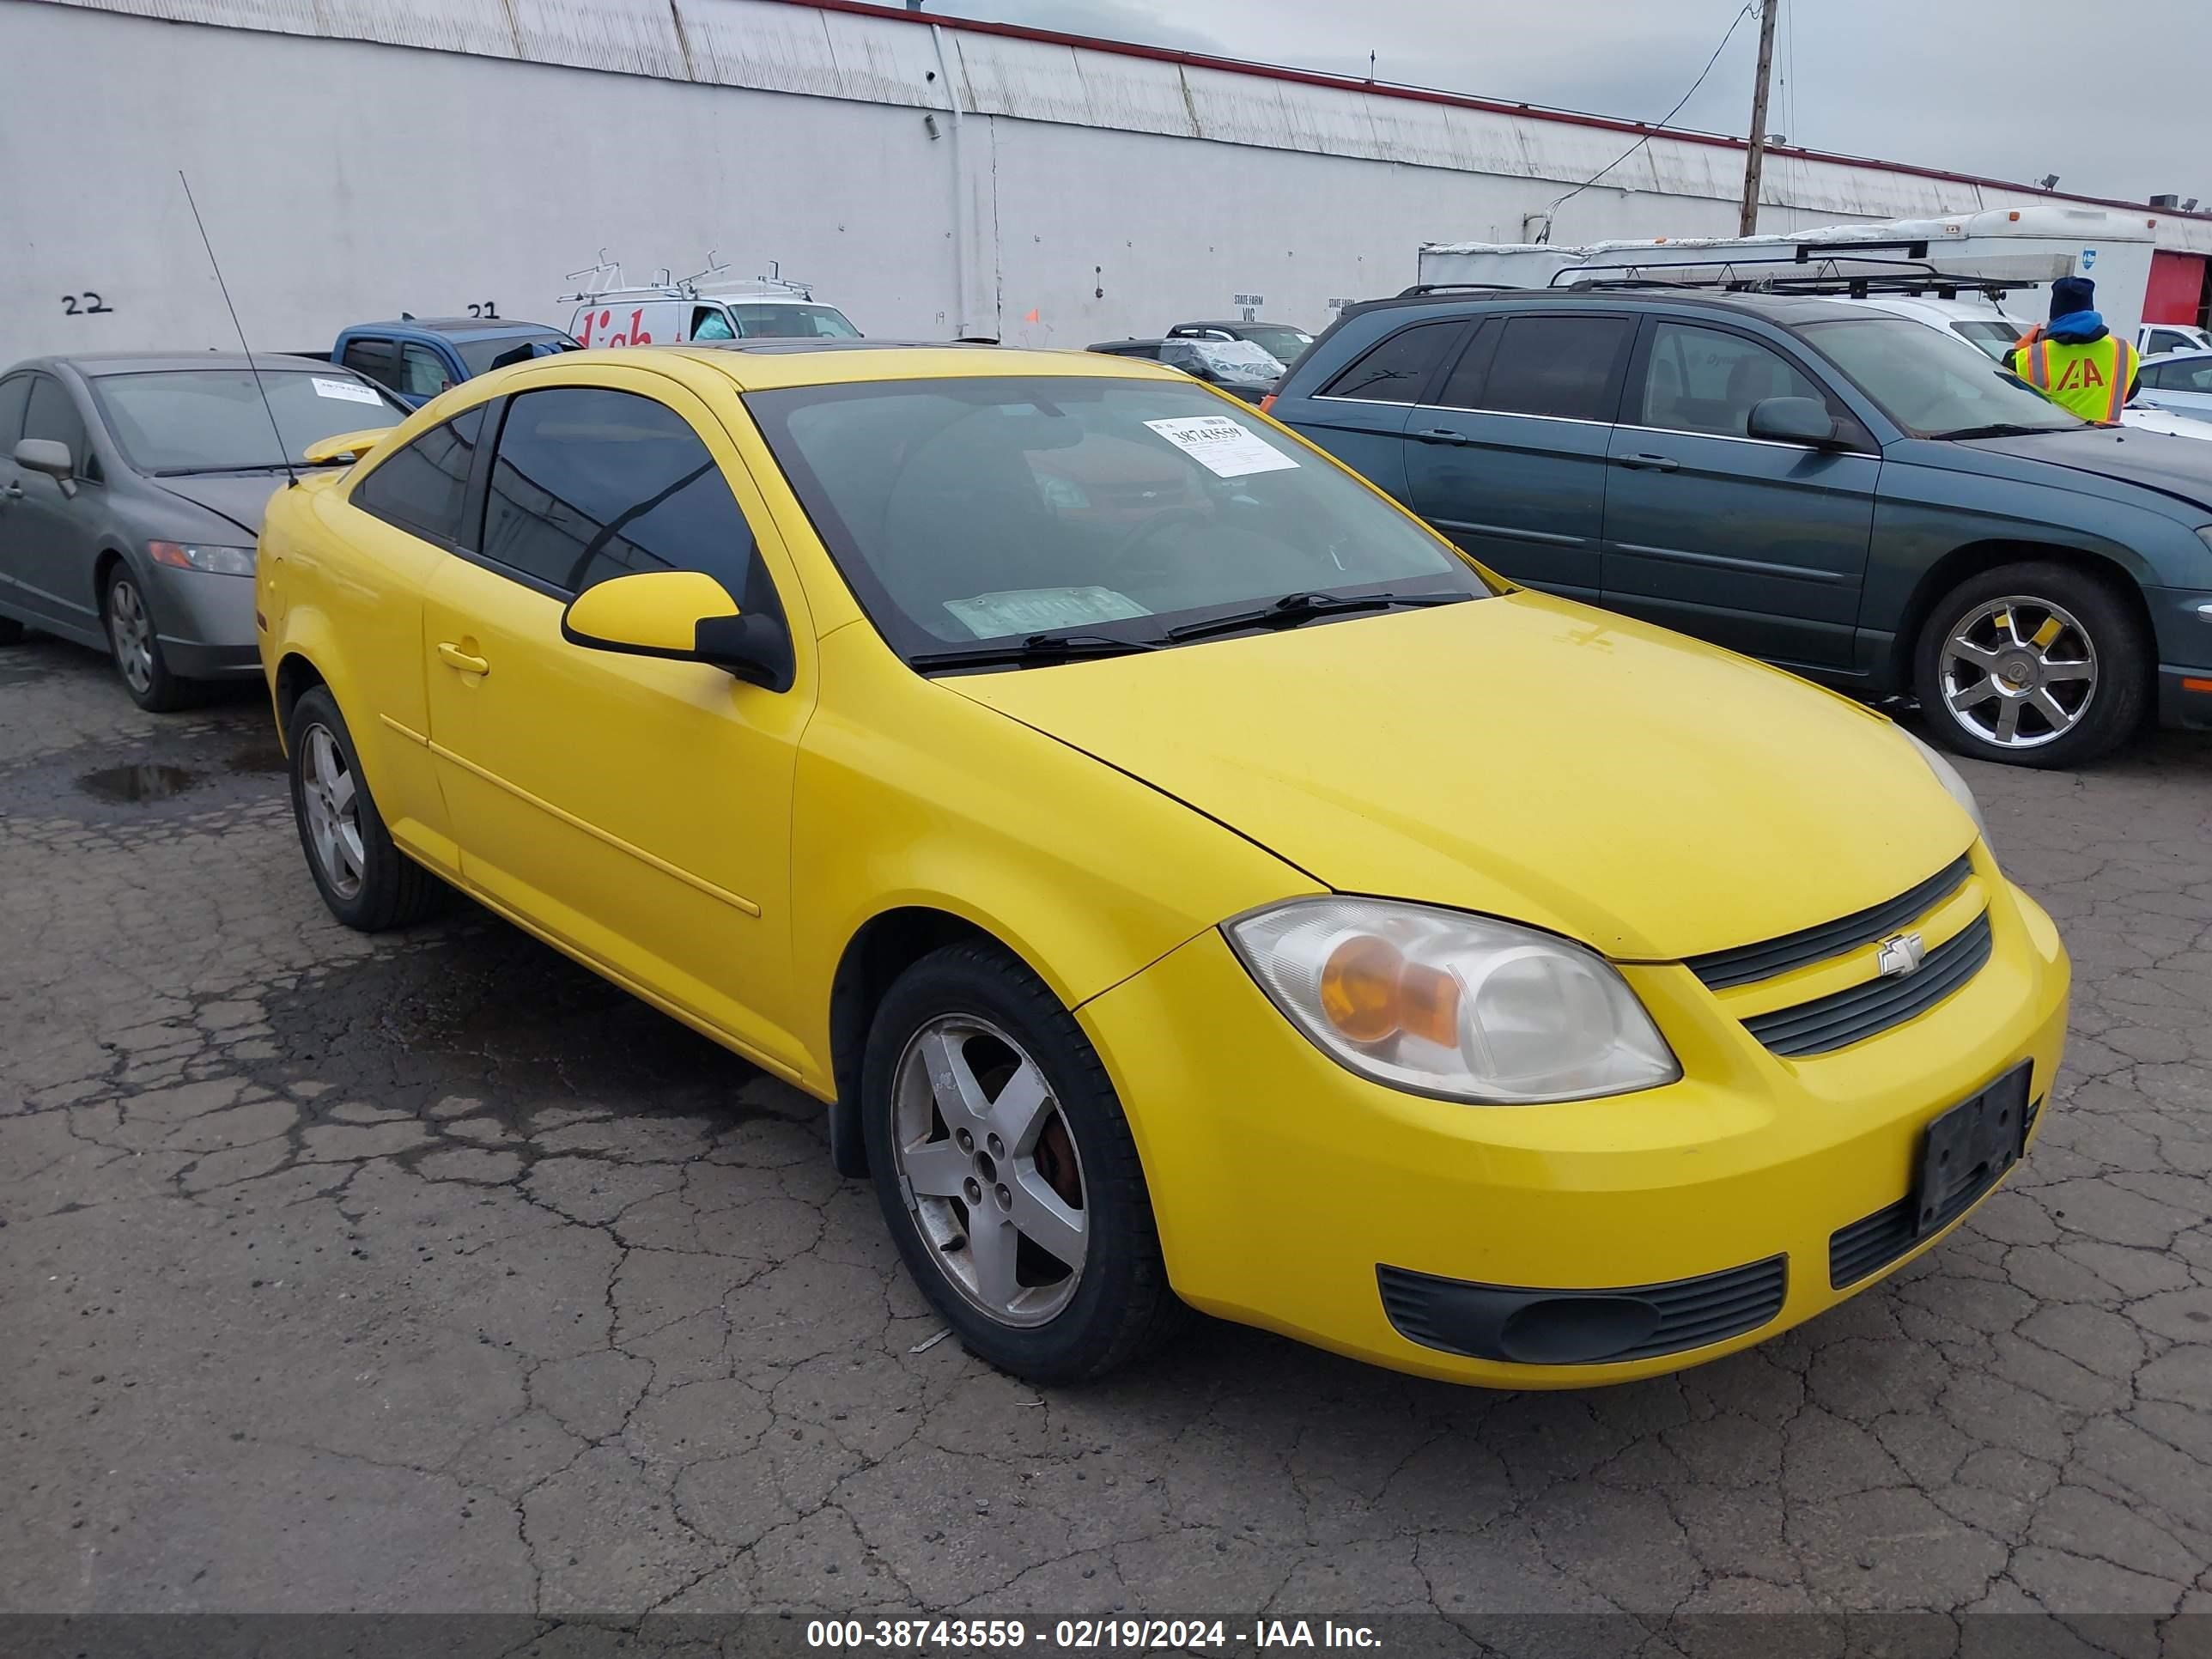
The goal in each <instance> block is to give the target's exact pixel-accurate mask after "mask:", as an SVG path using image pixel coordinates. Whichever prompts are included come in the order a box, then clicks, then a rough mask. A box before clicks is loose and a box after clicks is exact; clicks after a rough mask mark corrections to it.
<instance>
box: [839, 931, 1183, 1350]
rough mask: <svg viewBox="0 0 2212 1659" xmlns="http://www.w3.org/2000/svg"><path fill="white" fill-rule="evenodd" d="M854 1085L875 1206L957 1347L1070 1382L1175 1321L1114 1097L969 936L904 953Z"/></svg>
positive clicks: (1028, 994)
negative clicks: (912, 956) (911, 958)
mask: <svg viewBox="0 0 2212 1659" xmlns="http://www.w3.org/2000/svg"><path fill="white" fill-rule="evenodd" d="M861 1093H862V1103H861V1112H862V1118H863V1122H864V1127H865V1128H866V1133H867V1138H868V1166H869V1168H870V1170H872V1171H873V1173H874V1178H875V1182H876V1192H877V1196H878V1200H879V1201H880V1202H881V1204H882V1206H883V1211H884V1219H885V1221H886V1222H888V1223H889V1225H890V1229H891V1233H892V1236H893V1237H894V1238H895V1239H896V1242H897V1244H898V1247H899V1253H900V1255H902V1256H903V1257H904V1258H905V1260H906V1264H907V1269H908V1272H909V1273H912V1274H913V1275H914V1279H915V1284H916V1285H919V1286H920V1287H921V1291H922V1294H923V1295H924V1296H926V1297H928V1298H929V1300H930V1302H931V1304H933V1306H934V1307H935V1308H936V1310H937V1311H938V1312H939V1314H940V1315H941V1316H943V1317H944V1319H945V1322H946V1323H947V1324H948V1325H950V1326H951V1328H952V1329H953V1331H954V1332H955V1334H957V1335H958V1336H959V1338H960V1340H961V1341H962V1343H963V1344H964V1345H965V1346H967V1348H968V1349H969V1352H972V1353H974V1354H975V1355H977V1356H978V1357H979V1358H982V1359H984V1360H986V1361H987V1362H988V1363H989V1364H993V1365H995V1366H997V1367H998V1368H999V1369H1000V1370H1006V1371H1011V1372H1012V1373H1013V1374H1014V1375H1016V1376H1024V1377H1028V1378H1030V1379H1031V1380H1033V1381H1036V1382H1073V1381H1078V1380H1080V1379H1083V1378H1087V1377H1092V1376H1099V1375H1101V1374H1103V1373H1104V1372H1106V1371H1109V1370H1112V1369H1113V1368H1114V1367H1115V1366H1116V1365H1119V1364H1122V1363H1123V1362H1124V1361H1126V1360H1127V1359H1130V1358H1133V1357H1134V1356H1135V1355H1137V1354H1138V1353H1140V1352H1143V1351H1144V1350H1146V1348H1148V1347H1150V1346H1152V1345H1153V1344H1154V1343H1155V1342H1157V1341H1158V1340H1161V1339H1162V1338H1164V1336H1166V1335H1167V1334H1169V1333H1170V1332H1171V1331H1172V1330H1173V1329H1174V1328H1175V1327H1176V1325H1178V1324H1179V1323H1180V1322H1181V1318H1182V1314H1183V1311H1184V1310H1183V1308H1182V1304H1181V1303H1179V1302H1178V1301H1176V1297H1175V1292H1174V1291H1171V1290H1170V1289H1169V1287H1168V1282H1167V1268H1166V1265H1165V1263H1164V1261H1162V1259H1161V1255H1160V1243H1159V1234H1158V1230H1157V1228H1156V1227H1155V1225H1154V1224H1153V1220H1152V1200H1151V1197H1150V1194H1148V1193H1147V1191H1146V1186H1145V1177H1144V1170H1143V1169H1142V1168H1141V1166H1140V1165H1139V1163H1138V1159H1137V1149H1136V1145H1135V1143H1134V1141H1133V1139H1131V1137H1130V1134H1129V1126H1128V1123H1127V1120H1126V1119H1125V1118H1124V1117H1123V1115H1122V1114H1121V1102H1120V1101H1119V1100H1118V1099H1117V1098H1116V1097H1115V1093H1114V1089H1113V1085H1112V1084H1111V1083H1110V1082H1109V1080H1108V1079H1107V1076H1106V1070H1105V1067H1104V1066H1102V1065H1101V1064H1100V1063H1099V1060H1098V1056H1097V1053H1096V1051H1094V1050H1093V1049H1092V1048H1091V1044H1090V1042H1088V1041H1087V1040H1086V1039H1085V1036H1084V1035H1083V1031H1082V1028H1081V1027H1080V1026H1079V1025H1078V1024H1076V1023H1075V1019H1074V1017H1073V1015H1071V1014H1070V1013H1069V1012H1067V1010H1066V1008H1065V1007H1064V1006H1061V1004H1060V1000H1059V999H1058V998H1056V997H1054V995H1053V994H1052V992H1051V991H1050V990H1049V989H1048V987H1046V986H1045V985H1044V984H1043V983H1042V981H1039V980H1038V979H1037V977H1036V975H1034V974H1032V973H1031V972H1030V970H1029V969H1027V968H1026V967H1025V966H1024V964H1022V963H1020V962H1018V961H1017V960H1015V959H1014V958H1013V957H1010V956H1008V955H1007V954H1006V952H1004V951H1000V950H998V949H996V948H994V947H993V946H990V945H985V944H981V943H977V944H973V945H948V946H946V947H945V948H944V949H942V950H940V951H934V952H933V953H932V954H930V955H929V956H927V957H923V958H922V959H921V961H920V962H918V963H915V964H914V966H913V967H911V968H909V969H908V970H907V971H906V972H905V973H904V974H903V975H901V976H900V977H899V979H898V981H897V982H896V984H894V985H893V986H892V987H891V988H890V992H889V993H888V994H886V995H885V996H884V1000H883V1003H882V1006H880V1007H879V1008H878V1010H877V1012H876V1018H875V1022H874V1024H873V1027H872V1030H871V1031H870V1033H869V1036H868V1047H867V1053H866V1057H865V1060H864V1061H863V1064H862V1068H861Z"/></svg>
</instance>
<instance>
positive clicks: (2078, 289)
mask: <svg viewBox="0 0 2212 1659" xmlns="http://www.w3.org/2000/svg"><path fill="white" fill-rule="evenodd" d="M2096 308H2097V285H2096V284H2095V283H2093V282H2091V281H2090V280H2089V279H2088V278H2087V276H2061V277H2060V278H2059V279H2058V280H2057V282H2055V283H2052V284H2051V316H2052V318H2053V319H2057V318H2060V317H2067V316H2071V315H2072V314H2073V313H2075V312H2077V311H2094V310H2095V309H2096Z"/></svg>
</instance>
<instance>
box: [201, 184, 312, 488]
mask: <svg viewBox="0 0 2212 1659" xmlns="http://www.w3.org/2000/svg"><path fill="white" fill-rule="evenodd" d="M177 182H178V183H179V184H180V185H183V186H184V187H185V206H186V207H188V208H190V209H191V210H192V222H193V223H194V224H196V225H197V226H198V227H199V231H200V246H202V247H204V248H205V249H206V250H207V256H208V264H210V265H212V266H214V268H215V285H216V287H217V288H219V289H222V305H223V309H224V310H226V311H228V313H230V325H231V326H232V327H233V328H234V329H236V330H237V331H238V349H240V351H243V352H244V353H245V354H246V372H247V373H248V374H252V376H253V389H254V390H255V391H256V392H259V393H260V394H261V409H262V412H263V413H264V414H265V415H267V416H269V430H270V432H271V433H273V434H274V435H276V459H278V460H279V461H281V462H283V465H284V476H285V477H287V478H289V479H290V480H291V483H290V484H289V485H288V486H287V488H297V487H298V485H299V483H300V475H299V474H298V473H297V472H296V471H294V470H293V468H292V458H291V457H290V456H289V455H288V454H286V453H284V428H283V427H281V426H279V425H277V424H276V404H272V403H270V401H269V388H268V387H267V386H264V385H262V384H261V365H260V364H258V363H257V362H254V361H253V348H252V346H250V345H248V344H246V329H245V326H244V325H242V324H241V323H240V321H239V320H238V307H236V306H234V305H233V304H231V302H230V284H229V283H226V282H224V281H223V280H222V265H221V264H217V263H216V257H215V244H214V243H213V242H210V240H208V234H207V222H206V221H205V220H204V219H202V218H201V217H200V204H198V203H197V202H195V201H194V200H192V181H191V179H187V178H185V170H184V169H183V168H182V167H179V168H178V169H177Z"/></svg>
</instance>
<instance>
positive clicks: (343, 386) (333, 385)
mask: <svg viewBox="0 0 2212 1659" xmlns="http://www.w3.org/2000/svg"><path fill="white" fill-rule="evenodd" d="M312 378H313V380H314V382H315V396H317V397H318V398H343V399H344V400H345V401H346V402H347V403H349V404H368V405H369V406H370V407H372V408H381V407H382V406H383V404H384V399H383V398H380V397H378V396H377V395H376V393H375V392H372V391H371V390H370V389H369V388H368V387H367V386H363V385H362V383H361V382H360V381H359V380H325V379H323V377H322V376H321V375H319V374H318V375H315V376H313V377H312Z"/></svg>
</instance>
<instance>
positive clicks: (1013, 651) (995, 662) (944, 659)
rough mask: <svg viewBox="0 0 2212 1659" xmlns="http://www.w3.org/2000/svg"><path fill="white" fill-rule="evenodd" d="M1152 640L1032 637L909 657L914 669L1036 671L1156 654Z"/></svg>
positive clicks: (1049, 635) (1054, 635) (1103, 636)
mask: <svg viewBox="0 0 2212 1659" xmlns="http://www.w3.org/2000/svg"><path fill="white" fill-rule="evenodd" d="M1159 648H1160V647H1159V646H1158V643H1157V642H1156V641H1152V640H1117V639H1115V638H1114V637H1113V636H1112V635H1109V634H1032V635H1030V636H1029V637H1028V638H1027V639H1025V640H1022V641H1018V643H1016V644H1012V645H981V646H977V647H975V648H973V649H972V650H965V651H925V652H923V653H921V655H920V656H917V657H908V659H907V662H908V665H909V666H911V667H915V668H997V667H1002V666H1012V667H1016V668H1037V667H1041V666H1042V665H1045V664H1048V663H1055V662H1073V661H1076V660H1077V659H1080V658H1085V657H1126V656H1127V655H1128V654H1129V653H1131V652H1133V651H1157V650H1158V649H1159Z"/></svg>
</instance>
